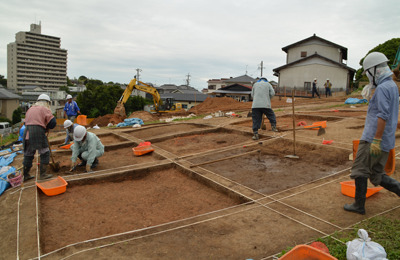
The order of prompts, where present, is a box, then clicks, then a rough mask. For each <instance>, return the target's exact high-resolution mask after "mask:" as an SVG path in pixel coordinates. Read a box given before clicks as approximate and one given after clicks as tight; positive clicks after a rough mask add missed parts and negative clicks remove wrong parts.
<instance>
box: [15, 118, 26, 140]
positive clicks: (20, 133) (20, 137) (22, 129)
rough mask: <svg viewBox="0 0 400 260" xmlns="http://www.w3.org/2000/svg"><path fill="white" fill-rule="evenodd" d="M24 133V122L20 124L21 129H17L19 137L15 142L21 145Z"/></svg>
mask: <svg viewBox="0 0 400 260" xmlns="http://www.w3.org/2000/svg"><path fill="white" fill-rule="evenodd" d="M24 132H25V122H24V123H23V124H22V126H21V128H20V129H19V137H18V140H17V142H18V143H22V141H23V140H24Z"/></svg>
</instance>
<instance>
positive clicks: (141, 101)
mask: <svg viewBox="0 0 400 260" xmlns="http://www.w3.org/2000/svg"><path fill="white" fill-rule="evenodd" d="M150 104H153V101H152V100H149V99H147V98H142V97H140V96H134V97H129V98H128V100H127V101H126V103H125V111H126V114H129V113H132V112H134V111H141V110H143V107H144V106H145V105H150Z"/></svg>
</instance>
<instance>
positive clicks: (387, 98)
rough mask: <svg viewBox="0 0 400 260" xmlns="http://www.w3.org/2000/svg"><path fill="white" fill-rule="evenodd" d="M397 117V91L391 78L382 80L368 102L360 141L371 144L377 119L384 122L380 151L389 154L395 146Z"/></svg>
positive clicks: (376, 126)
mask: <svg viewBox="0 0 400 260" xmlns="http://www.w3.org/2000/svg"><path fill="white" fill-rule="evenodd" d="M398 115H399V90H398V88H397V86H396V83H394V82H393V80H392V79H391V77H387V78H386V79H384V80H383V81H382V82H381V83H380V84H379V85H378V86H377V87H376V90H375V93H374V95H373V96H372V98H371V100H370V101H369V105H368V111H367V118H366V119H365V126H364V131H363V134H362V137H361V140H364V141H367V142H369V143H371V142H372V141H373V139H374V137H375V133H376V130H377V128H378V117H379V118H382V119H383V120H384V121H385V122H386V125H385V130H384V131H383V135H382V142H381V148H382V151H385V152H389V151H390V150H391V149H393V148H394V145H395V140H396V137H395V133H396V129H397V120H398Z"/></svg>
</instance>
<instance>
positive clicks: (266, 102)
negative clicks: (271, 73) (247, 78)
mask: <svg viewBox="0 0 400 260" xmlns="http://www.w3.org/2000/svg"><path fill="white" fill-rule="evenodd" d="M273 96H275V91H274V88H273V87H272V86H271V84H269V83H268V82H266V81H263V80H262V81H258V82H256V83H255V84H254V85H253V88H252V89H251V97H252V98H253V104H252V106H251V108H271V98H272V97H273Z"/></svg>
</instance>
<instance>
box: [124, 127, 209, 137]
mask: <svg viewBox="0 0 400 260" xmlns="http://www.w3.org/2000/svg"><path fill="white" fill-rule="evenodd" d="M210 128H212V127H210V126H207V125H202V124H184V123H177V124H167V125H155V126H153V127H146V129H135V130H130V131H124V133H126V134H129V135H132V136H134V137H136V138H139V139H142V140H149V139H152V138H154V137H155V136H156V137H163V136H170V135H176V134H183V133H187V132H192V131H196V130H203V129H210Z"/></svg>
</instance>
